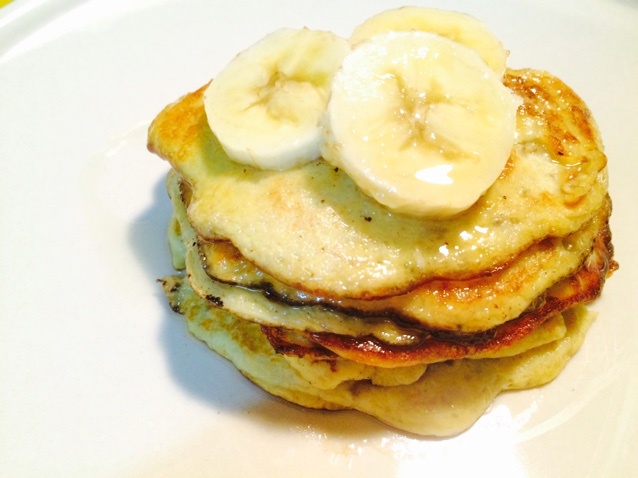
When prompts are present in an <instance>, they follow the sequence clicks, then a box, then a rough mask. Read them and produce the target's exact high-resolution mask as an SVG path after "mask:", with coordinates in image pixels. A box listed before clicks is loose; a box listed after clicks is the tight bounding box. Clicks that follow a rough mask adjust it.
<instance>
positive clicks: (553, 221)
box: [149, 70, 607, 299]
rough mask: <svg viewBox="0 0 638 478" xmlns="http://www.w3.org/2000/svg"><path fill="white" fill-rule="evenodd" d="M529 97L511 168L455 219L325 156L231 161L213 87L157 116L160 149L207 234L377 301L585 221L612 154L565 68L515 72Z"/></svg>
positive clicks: (292, 272) (296, 279) (292, 273)
mask: <svg viewBox="0 0 638 478" xmlns="http://www.w3.org/2000/svg"><path fill="white" fill-rule="evenodd" d="M505 84H506V85H507V86H509V87H510V88H511V89H512V90H513V91H514V92H515V93H517V94H519V95H520V96H521V97H523V99H524V104H523V106H522V107H521V108H519V110H518V117H517V132H518V135H517V140H516V144H515V147H514V150H513V152H512V155H511V157H510V160H509V162H508V164H507V166H506V168H505V170H504V171H503V173H502V175H501V177H500V178H499V179H498V180H497V181H496V182H495V183H494V185H493V186H492V187H491V188H490V189H489V190H488V191H487V193H486V194H485V195H484V196H483V197H482V198H481V199H480V200H479V201H478V202H477V203H476V204H475V205H474V206H473V207H472V208H470V209H469V210H467V211H466V212H464V213H463V214H461V215H459V216H457V217H455V218H453V219H450V220H446V221H436V220H430V221H427V220H422V219H418V218H413V217H408V216H402V215H399V214H394V213H390V212H389V211H387V210H386V209H384V208H383V207H381V206H380V205H379V204H378V203H376V202H375V201H374V200H372V199H370V198H368V197H367V196H366V195H364V194H363V193H362V192H361V191H360V190H359V189H358V188H357V187H356V185H355V184H354V183H353V182H352V181H351V180H350V178H348V176H347V175H346V174H345V173H344V172H343V171H341V170H339V169H338V168H334V167H333V166H331V165H329V164H328V163H326V162H324V161H322V160H318V161H315V162H312V163H309V164H307V165H305V166H303V167H298V168H293V169H288V170H285V171H264V170H257V169H254V168H250V167H247V166H244V165H241V164H238V163H235V162H233V161H231V160H230V159H229V158H228V157H227V156H226V155H225V154H224V152H223V150H222V149H221V147H220V145H219V143H218V142H217V140H216V138H215V137H214V135H213V134H212V132H211V131H210V128H209V127H208V124H207V121H206V115H205V112H204V108H203V103H202V95H203V91H204V89H203V88H202V89H200V90H198V91H196V92H194V93H191V94H189V95H186V96H185V97H183V98H182V99H181V100H180V101H178V102H177V103H174V104H172V105H170V106H168V107H167V108H166V109H165V110H164V111H163V112H162V113H161V114H160V115H159V116H158V117H157V118H156V119H155V120H154V121H153V123H152V125H151V128H150V131H149V148H150V149H151V151H154V152H156V153H157V154H158V155H160V156H161V157H163V158H165V159H167V160H168V161H169V162H170V163H171V165H172V166H173V168H174V169H175V170H177V171H178V172H179V174H180V175H181V176H182V177H183V178H184V180H185V181H186V182H187V183H188V184H189V185H190V187H191V189H192V198H191V201H190V202H189V206H188V217H189V221H190V223H191V224H192V226H193V228H194V229H195V230H196V231H197V235H198V236H199V237H201V238H202V239H204V240H217V239H225V240H229V241H230V242H231V243H232V244H233V245H234V246H235V247H236V248H237V249H238V250H239V251H240V253H241V255H242V256H244V257H245V258H246V259H247V260H249V261H250V262H252V263H253V264H255V265H256V266H257V267H259V269H261V270H263V271H264V272H266V273H268V274H270V275H271V276H273V277H275V278H276V279H277V280H278V281H280V282H282V283H284V284H286V285H288V286H290V287H293V288H295V289H298V290H301V291H306V292H312V293H314V294H317V295H327V296H336V297H342V298H359V299H370V298H380V297H389V296H394V295H397V294H401V293H405V292H408V291H409V290H411V289H413V288H414V287H416V286H418V285H419V284H421V283H423V282H425V281H428V280H432V279H436V278H444V279H467V278H471V277H476V276H478V275H482V274H485V273H486V272H487V271H492V272H495V271H498V270H499V269H501V268H503V267H506V266H507V265H508V264H509V263H510V262H511V261H513V260H514V259H515V258H516V257H517V256H518V255H519V254H520V253H521V252H522V251H524V250H525V249H527V248H528V247H530V246H531V245H532V244H535V243H537V242H539V241H542V240H543V239H545V238H547V237H564V236H566V235H568V234H570V233H573V232H576V231H578V230H580V229H581V228H582V227H583V226H584V225H585V224H587V223H588V222H589V221H591V220H592V219H593V217H594V216H595V215H596V214H597V212H598V211H599V210H600V208H601V207H602V204H603V202H604V201H605V197H606V194H607V179H606V174H607V173H606V157H605V155H604V154H603V153H602V145H601V143H600V139H599V136H598V133H597V129H596V125H595V124H594V122H593V120H592V119H591V115H590V113H589V110H588V109H587V107H586V105H585V104H584V103H583V102H582V100H581V99H580V98H578V96H576V95H575V93H573V92H572V90H571V89H570V88H569V87H568V86H567V85H565V84H564V83H563V82H561V81H560V80H558V79H557V78H555V77H553V76H551V75H549V74H547V73H544V72H539V71H532V70H522V71H509V72H508V73H507V75H506V77H505Z"/></svg>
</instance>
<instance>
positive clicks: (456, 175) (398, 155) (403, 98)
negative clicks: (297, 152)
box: [322, 31, 521, 218]
mask: <svg viewBox="0 0 638 478" xmlns="http://www.w3.org/2000/svg"><path fill="white" fill-rule="evenodd" d="M520 103H521V102H520V99H519V98H518V97H516V96H515V95H513V94H512V93H511V92H510V90H509V89H507V88H506V87H505V86H504V85H503V84H502V83H501V81H500V78H499V76H498V75H497V74H495V72H494V71H493V70H492V69H491V68H489V67H488V66H487V65H486V63H485V62H484V61H483V60H481V58H480V57H479V55H478V54H477V53H476V51H474V50H472V49H470V48H467V47H465V46H463V45H461V44H459V43H456V42H454V41H452V40H449V39H447V38H444V37H442V36H440V35H437V34H433V33H426V32H418V31H411V32H386V33H383V34H379V35H376V36H374V37H373V38H372V39H370V40H369V41H367V42H364V43H362V44H360V45H359V46H358V47H356V48H355V49H354V50H353V52H352V53H350V54H349V55H348V56H346V58H345V59H344V61H343V65H342V68H341V70H339V72H337V74H336V75H335V77H334V79H333V82H332V93H331V99H330V101H329V103H328V108H327V112H326V118H325V142H324V146H323V151H322V153H323V156H324V158H326V159H327V160H328V161H330V162H331V163H333V164H334V165H336V166H339V167H341V168H343V169H344V170H345V172H346V173H347V174H348V175H349V176H350V177H351V178H352V179H353V180H354V181H355V183H356V184H357V185H358V186H359V187H360V188H361V189H362V190H363V192H365V193H367V194H368V195H370V196H372V197H373V198H374V199H376V200H377V201H378V202H379V203H381V204H383V205H385V206H386V207H387V208H388V209H390V210H392V211H396V212H400V213H406V214H410V215H415V216H420V217H430V218H443V217H449V216H452V215H455V214H457V213H460V212H461V211H464V210H466V209H467V208H469V207H470V206H471V205H472V204H474V203H475V202H476V200H477V199H478V198H479V197H480V196H481V195H482V194H483V193H484V192H485V191H486V190H487V189H488V188H489V186H490V185H491V184H492V183H493V182H494V181H495V180H496V179H497V178H498V176H499V175H500V173H501V171H502V170H503V168H504V166H505V163H506V162H507V160H508V158H509V156H510V152H511V150H512V146H513V142H514V135H515V130H516V110H517V108H518V106H519V105H520Z"/></svg>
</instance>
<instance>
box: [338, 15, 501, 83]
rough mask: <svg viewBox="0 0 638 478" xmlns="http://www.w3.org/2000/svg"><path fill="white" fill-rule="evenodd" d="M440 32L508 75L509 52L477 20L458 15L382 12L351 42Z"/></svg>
mask: <svg viewBox="0 0 638 478" xmlns="http://www.w3.org/2000/svg"><path fill="white" fill-rule="evenodd" d="M391 30H394V31H411V30H415V31H425V32H432V33H438V34H439V35H441V36H444V37H446V38H449V39H450V40H454V41H455V42H457V43H461V44H462V45H465V46H467V47H470V48H473V49H475V50H476V51H478V52H479V54H480V55H481V58H483V60H484V61H485V62H486V63H487V64H488V65H490V67H492V69H493V70H494V71H495V72H496V73H497V74H498V75H499V76H503V73H505V65H506V62H507V57H508V52H507V50H505V49H504V48H503V45H502V44H501V42H500V41H499V39H498V38H497V37H496V36H495V35H494V34H493V33H492V32H491V31H490V30H489V29H488V28H487V27H486V26H485V25H484V24H483V23H481V22H480V21H479V20H477V19H476V18H474V17H472V16H470V15H467V14H464V13H458V12H452V11H447V10H438V9H435V8H427V7H401V8H397V9H393V10H386V11H384V12H381V13H379V14H378V15H375V16H373V17H370V18H369V19H368V20H366V21H365V22H363V23H362V24H361V25H359V26H358V27H357V28H355V30H354V31H353V33H352V36H351V37H350V42H351V43H352V44H353V45H357V44H359V43H361V42H362V41H365V40H368V39H370V38H372V37H373V36H374V35H377V34H379V33H383V32H386V31H391Z"/></svg>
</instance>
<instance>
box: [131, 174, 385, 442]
mask: <svg viewBox="0 0 638 478" xmlns="http://www.w3.org/2000/svg"><path fill="white" fill-rule="evenodd" d="M170 215H171V205H170V201H169V199H168V197H167V193H166V188H165V184H164V178H162V179H160V180H159V181H158V182H157V183H156V184H155V186H154V188H153V201H152V205H151V206H150V207H149V208H148V209H147V210H145V211H144V212H143V213H142V214H141V215H140V216H139V217H138V218H136V220H135V221H133V222H132V223H131V224H130V225H129V231H128V240H129V243H130V245H131V248H132V249H133V251H134V255H135V257H136V258H137V260H138V261H139V263H140V266H141V267H142V268H143V269H144V271H145V272H146V274H147V278H148V280H149V281H151V282H152V283H153V285H154V286H156V290H157V293H156V294H154V297H153V299H154V300H157V301H158V302H159V304H160V307H161V310H163V314H162V317H161V318H160V317H158V319H160V320H162V327H161V332H160V335H159V340H160V343H161V345H162V348H163V349H164V351H165V354H166V363H167V366H168V369H169V372H170V374H171V377H172V378H173V379H174V380H175V382H176V383H177V384H178V385H179V386H180V387H181V388H182V389H183V390H185V391H186V392H187V393H188V394H189V395H191V396H193V397H195V398H196V399H197V400H200V401H202V402H204V403H208V404H210V406H211V408H212V409H214V410H217V411H221V412H225V413H226V412H232V413H237V414H241V415H245V416H247V417H249V419H250V420H254V421H256V422H258V423H259V424H260V425H263V426H265V427H268V428H270V429H272V428H280V429H291V430H302V431H303V432H304V433H307V434H317V435H322V436H323V435H325V436H331V437H335V436H337V437H342V438H351V439H354V438H363V437H365V438H370V437H374V436H377V435H381V434H385V433H387V432H388V431H389V429H388V428H387V427H385V426H384V425H382V424H381V423H379V422H378V421H376V420H375V419H373V418H370V417H367V416H365V415H363V414H360V413H358V412H352V411H321V410H310V409H305V408H302V407H299V406H297V405H293V404H290V403H288V402H286V401H284V400H282V399H279V398H277V397H273V396H271V395H270V394H268V393H266V392H264V391H263V390H262V389H261V388H259V387H257V386H256V385H254V384H253V383H252V382H250V381H249V380H248V379H246V378H245V377H244V376H243V375H241V374H240V373H239V372H238V371H237V369H235V367H234V366H233V365H232V364H231V363H230V362H229V361H227V360H226V359H224V358H222V357H220V356H218V355H217V354H215V353H214V352H212V351H211V350H210V349H208V347H207V346H206V345H205V344H204V343H202V342H200V341H198V340H197V339H195V338H193V337H192V336H191V335H190V334H189V333H188V331H187V330H186V325H185V324H184V321H183V318H182V316H181V315H179V314H176V313H175V312H173V311H172V310H171V309H170V307H169V306H168V303H167V301H166V298H165V296H164V294H163V292H162V289H161V286H160V285H159V284H157V283H156V281H157V279H159V278H161V277H164V276H166V275H170V274H174V273H175V271H174V270H173V269H172V266H171V262H170V252H169V249H168V244H167V239H166V228H167V226H168V221H169V218H170Z"/></svg>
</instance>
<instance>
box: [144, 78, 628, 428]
mask: <svg viewBox="0 0 638 478" xmlns="http://www.w3.org/2000/svg"><path fill="white" fill-rule="evenodd" d="M502 81H503V84H504V85H505V87H506V88H508V89H509V90H510V91H511V92H512V93H513V94H514V95H516V96H517V97H518V98H520V105H519V106H518V109H517V110H516V134H515V138H514V143H513V147H512V149H511V152H510V154H509V156H508V158H507V162H506V164H505V166H504V168H502V170H501V172H500V175H499V176H498V178H497V179H496V180H495V181H494V182H493V184H491V185H490V186H489V188H488V189H487V190H486V191H485V193H484V194H482V195H481V196H480V197H479V198H478V200H476V202H474V203H473V204H472V205H471V206H470V207H469V208H467V209H465V210H464V211H462V212H460V213H455V214H453V215H451V216H449V217H423V216H419V215H414V214H409V213H405V212H397V211H396V210H392V209H391V208H388V207H387V206H386V205H384V204H381V203H380V202H378V201H377V200H376V199H375V198H373V197H371V196H370V195H369V194H367V192H366V191H364V190H362V188H361V187H360V186H359V185H358V184H357V183H356V182H355V181H354V180H353V178H352V177H351V175H349V174H348V173H347V172H346V170H345V169H344V168H342V167H339V166H335V162H334V161H329V160H328V159H326V158H324V157H319V158H317V159H314V160H311V161H307V162H305V163H303V164H298V165H294V166H292V167H287V168H284V169H280V170H275V169H267V168H259V167H255V166H251V165H249V164H245V163H242V162H238V161H236V160H235V159H234V158H231V156H230V155H229V154H228V153H227V152H226V151H225V150H224V147H223V146H222V144H221V143H220V141H219V138H218V137H217V135H216V134H214V133H213V131H212V129H211V127H210V126H209V121H208V117H207V112H206V108H205V94H206V91H207V89H208V87H209V85H205V86H203V87H202V88H200V89H199V90H197V91H194V92H192V93H189V94H187V95H185V96H184V97H182V98H180V99H179V100H178V101H177V102H175V103H173V104H171V105H169V106H167V107H166V108H165V109H164V110H163V111H162V112H161V113H160V114H159V115H158V116H157V118H156V119H155V120H154V121H153V123H152V124H151V127H150V129H149V143H148V144H149V149H150V150H151V151H152V152H154V153H156V154H157V155H159V156H160V157H162V158H164V159H166V160H167V161H169V163H170V164H171V166H172V169H171V171H170V172H169V174H168V178H167V189H168V193H169V196H170V198H171V201H172V204H173V217H172V218H171V221H170V226H169V231H168V238H169V244H170V249H171V253H172V257H173V264H174V267H175V268H176V269H177V270H178V271H180V272H177V273H176V274H175V275H172V276H169V277H165V278H163V279H162V280H161V283H162V285H163V288H164V291H165V293H166V296H167V298H168V301H169V304H170V306H171V307H172V308H173V310H175V311H176V312H178V313H180V314H183V315H184V316H185V318H186V322H187V324H188V328H189V330H190V332H191V333H192V334H193V335H194V336H195V337H197V338H198V339H201V340H202V341H204V342H205V343H206V344H207V345H208V346H209V347H210V348H211V349H213V350H214V351H216V352H217V353H219V354H220V355H222V356H224V357H226V358H227V359H229V360H230V361H232V362H233V363H234V365H235V366H236V367H237V369H238V370H239V371H240V372H241V373H242V374H244V375H245V376H246V377H248V378H249V379H250V380H251V381H253V382H254V383H256V384H257V385H258V386H260V387H261V388H263V389H264V390H266V391H268V392H270V393H271V394H273V395H276V396H279V397H282V398H284V399H286V400H288V401H290V402H293V403H296V404H299V405H302V406H304V407H309V408H318V409H328V410H339V409H355V410H359V411H361V412H364V413H366V414H369V415H371V416H374V417H376V418H378V419H379V420H380V421H382V422H384V423H387V424H389V425H391V426H393V427H396V428H398V429H401V430H404V431H408V432H412V433H416V434H421V435H434V436H449V435H453V434H456V433H459V432H462V431H463V430H465V429H467V428H468V427H470V426H471V425H472V424H473V423H474V422H475V421H476V420H477V419H478V418H479V417H480V416H481V414H482V413H484V411H485V410H486V409H487V407H488V406H489V404H490V403H491V402H492V401H493V399H494V398H495V397H496V395H497V394H499V393H500V392H502V391H504V390H513V389H522V388H529V387H535V386H539V385H541V384H544V383H547V382H549V381H551V380H552V379H554V378H555V377H556V376H557V375H558V374H559V372H560V371H561V370H562V369H563V367H564V366H565V365H566V363H567V362H568V360H569V359H570V358H571V357H572V356H573V355H574V354H575V353H576V351H577V350H578V349H579V347H580V345H581V343H582V341H583V339H584V336H585V332H586V330H587V328H588V326H589V325H590V323H591V321H592V320H593V316H592V314H590V313H589V312H588V311H587V310H586V309H585V307H584V306H583V304H586V303H587V302H590V301H592V300H594V299H596V298H597V297H598V296H599V295H600V293H601V291H602V287H603V284H604V282H605V279H606V278H607V276H608V275H609V273H610V272H611V271H613V270H614V269H615V267H616V263H615V262H614V261H613V248H612V245H611V234H610V231H609V226H608V221H609V216H610V213H611V201H610V199H609V196H608V191H607V169H606V156H605V154H604V153H603V146H602V142H601V139H600V136H599V133H598V130H597V127H596V124H595V122H594V120H593V119H592V116H591V113H590V111H589V110H588V108H587V106H586V105H585V104H584V102H583V101H582V100H581V99H580V98H579V97H578V96H577V95H576V94H575V93H574V92H573V91H572V90H571V89H570V88H569V87H568V86H567V85H566V84H565V83H563V82H562V81H561V80H559V79H558V78H556V77H554V76H552V75H551V74H549V73H547V72H543V71H537V70H531V69H526V70H510V69H508V70H506V71H505V73H504V75H503V80H502ZM213 83H214V82H213ZM202 380H206V377H202Z"/></svg>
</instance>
